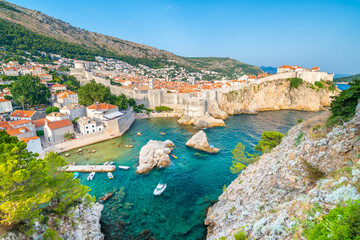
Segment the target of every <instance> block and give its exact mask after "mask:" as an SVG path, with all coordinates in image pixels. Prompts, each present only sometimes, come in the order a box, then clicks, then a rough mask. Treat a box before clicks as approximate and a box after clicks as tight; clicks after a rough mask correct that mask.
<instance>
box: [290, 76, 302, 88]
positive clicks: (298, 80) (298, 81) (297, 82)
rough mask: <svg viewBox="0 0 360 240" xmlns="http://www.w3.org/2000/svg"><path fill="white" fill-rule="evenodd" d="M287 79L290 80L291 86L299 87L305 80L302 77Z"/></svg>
mask: <svg viewBox="0 0 360 240" xmlns="http://www.w3.org/2000/svg"><path fill="white" fill-rule="evenodd" d="M287 80H288V81H290V87H291V88H298V87H299V86H300V85H301V84H303V82H304V81H303V80H302V79H301V78H288V79H287Z"/></svg>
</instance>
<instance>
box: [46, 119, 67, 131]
mask: <svg viewBox="0 0 360 240" xmlns="http://www.w3.org/2000/svg"><path fill="white" fill-rule="evenodd" d="M70 125H72V123H71V122H70V120H69V119H63V120H60V121H56V122H48V124H47V126H48V127H49V128H50V129H51V130H54V129H58V128H63V127H67V126H70Z"/></svg>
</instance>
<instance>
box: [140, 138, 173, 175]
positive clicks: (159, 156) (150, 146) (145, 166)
mask: <svg viewBox="0 0 360 240" xmlns="http://www.w3.org/2000/svg"><path fill="white" fill-rule="evenodd" d="M173 147H175V145H174V143H173V142H172V141H170V140H166V141H154V140H150V141H149V142H148V143H147V144H146V145H145V146H143V147H142V148H141V150H140V156H139V166H138V167H137V169H136V172H137V173H146V172H149V171H150V170H151V169H153V168H154V167H166V166H168V165H170V163H171V160H170V157H169V154H170V153H171V150H172V149H173Z"/></svg>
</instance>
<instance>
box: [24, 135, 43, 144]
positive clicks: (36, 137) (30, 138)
mask: <svg viewBox="0 0 360 240" xmlns="http://www.w3.org/2000/svg"><path fill="white" fill-rule="evenodd" d="M38 138H39V137H38V136H34V137H28V138H21V141H23V142H25V143H28V142H30V141H31V140H36V139H38Z"/></svg>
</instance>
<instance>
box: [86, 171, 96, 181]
mask: <svg viewBox="0 0 360 240" xmlns="http://www.w3.org/2000/svg"><path fill="white" fill-rule="evenodd" d="M94 176H95V172H91V173H90V174H89V176H88V177H87V180H92V179H93V178H94Z"/></svg>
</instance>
